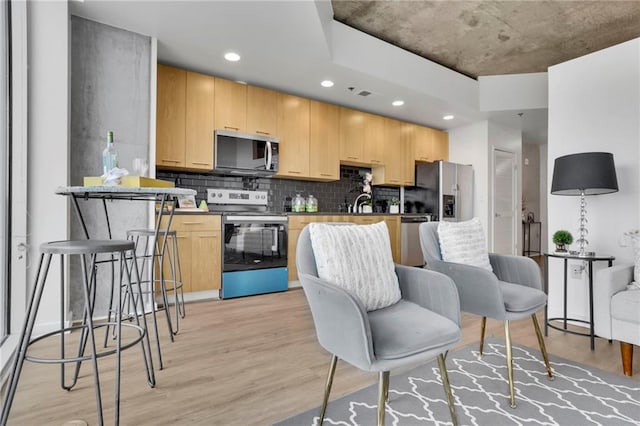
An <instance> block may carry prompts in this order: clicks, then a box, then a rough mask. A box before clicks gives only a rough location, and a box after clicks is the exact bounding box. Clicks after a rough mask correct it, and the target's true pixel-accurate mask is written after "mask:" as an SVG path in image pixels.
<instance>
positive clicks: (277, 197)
mask: <svg viewBox="0 0 640 426" xmlns="http://www.w3.org/2000/svg"><path fill="white" fill-rule="evenodd" d="M370 171H371V170H370V169H368V168H359V167H351V166H340V180H339V181H334V182H309V181H302V180H291V179H278V178H253V177H236V176H219V175H214V174H204V173H188V172H170V171H165V170H158V171H157V172H156V177H157V178H158V179H164V180H170V181H173V182H174V183H175V185H176V186H179V187H182V188H191V189H195V190H196V191H197V193H198V194H197V195H196V201H197V203H198V204H199V203H200V200H206V199H207V188H230V189H260V190H266V191H269V207H268V208H269V210H270V211H273V212H284V211H285V201H286V199H287V197H291V198H293V197H295V196H296V194H300V195H302V196H303V197H305V198H306V197H307V196H309V195H313V196H314V197H316V198H317V199H318V212H319V213H342V212H346V211H347V210H346V204H347V203H348V204H353V201H354V200H355V198H356V197H357V196H358V194H360V193H362V182H363V180H364V175H365V173H367V172H370ZM372 192H373V194H372V195H373V206H374V212H379V213H386V212H388V211H389V208H388V204H389V201H390V200H391V198H398V199H399V198H400V189H399V188H392V187H379V186H374V187H373V190H372Z"/></svg>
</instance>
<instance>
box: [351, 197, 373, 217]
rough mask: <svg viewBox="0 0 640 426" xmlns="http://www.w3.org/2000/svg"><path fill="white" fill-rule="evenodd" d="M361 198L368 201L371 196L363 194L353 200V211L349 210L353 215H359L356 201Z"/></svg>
mask: <svg viewBox="0 0 640 426" xmlns="http://www.w3.org/2000/svg"><path fill="white" fill-rule="evenodd" d="M362 197H369V199H371V194H367V193H366V192H363V193H362V194H360V195H358V196H357V197H356V199H355V201H354V202H353V209H352V210H351V211H352V212H353V213H359V211H358V200H360V198H362Z"/></svg>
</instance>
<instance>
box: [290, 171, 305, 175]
mask: <svg viewBox="0 0 640 426" xmlns="http://www.w3.org/2000/svg"><path fill="white" fill-rule="evenodd" d="M287 173H296V174H298V175H299V174H300V173H302V172H297V171H295V170H287Z"/></svg>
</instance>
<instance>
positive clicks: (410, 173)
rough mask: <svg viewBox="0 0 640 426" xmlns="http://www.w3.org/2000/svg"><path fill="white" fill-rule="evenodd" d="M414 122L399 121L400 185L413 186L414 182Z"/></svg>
mask: <svg viewBox="0 0 640 426" xmlns="http://www.w3.org/2000/svg"><path fill="white" fill-rule="evenodd" d="M417 127H418V126H416V125H415V124H411V123H404V122H401V123H400V137H401V140H402V148H403V149H404V153H403V166H402V185H403V186H414V185H415V184H416V183H415V182H416V177H415V176H416V159H415V133H416V128H417Z"/></svg>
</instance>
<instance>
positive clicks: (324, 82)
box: [320, 80, 333, 87]
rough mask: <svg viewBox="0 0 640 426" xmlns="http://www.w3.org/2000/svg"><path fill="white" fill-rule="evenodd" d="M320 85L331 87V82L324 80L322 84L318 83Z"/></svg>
mask: <svg viewBox="0 0 640 426" xmlns="http://www.w3.org/2000/svg"><path fill="white" fill-rule="evenodd" d="M320 85H321V86H322V87H333V81H331V80H324V81H323V82H322V83H320Z"/></svg>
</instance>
